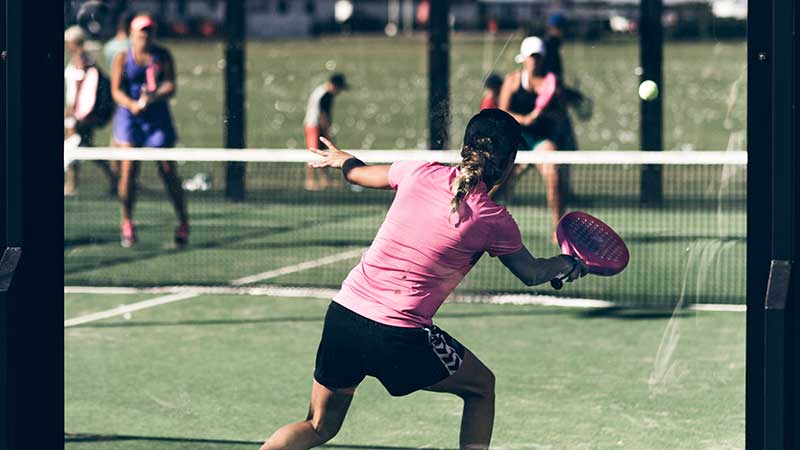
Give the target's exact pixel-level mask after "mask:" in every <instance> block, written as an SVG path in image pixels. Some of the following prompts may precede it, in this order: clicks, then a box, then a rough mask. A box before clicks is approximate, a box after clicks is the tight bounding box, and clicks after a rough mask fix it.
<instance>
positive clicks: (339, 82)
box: [330, 73, 350, 91]
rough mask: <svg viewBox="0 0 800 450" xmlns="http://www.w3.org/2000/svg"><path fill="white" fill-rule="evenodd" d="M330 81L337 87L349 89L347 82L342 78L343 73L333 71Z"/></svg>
mask: <svg viewBox="0 0 800 450" xmlns="http://www.w3.org/2000/svg"><path fill="white" fill-rule="evenodd" d="M330 82H331V84H332V85H334V86H335V87H336V88H337V89H341V90H343V91H344V90H347V89H350V85H349V84H347V80H346V79H345V78H344V74H341V73H335V74H333V75H331V78H330Z"/></svg>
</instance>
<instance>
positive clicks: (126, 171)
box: [117, 161, 139, 222]
mask: <svg viewBox="0 0 800 450" xmlns="http://www.w3.org/2000/svg"><path fill="white" fill-rule="evenodd" d="M138 173H139V162H138V161H120V165H119V184H118V185H117V194H118V195H119V202H120V204H121V206H122V221H123V222H125V221H126V220H127V221H130V220H132V219H133V207H134V205H135V204H136V177H137V175H138Z"/></svg>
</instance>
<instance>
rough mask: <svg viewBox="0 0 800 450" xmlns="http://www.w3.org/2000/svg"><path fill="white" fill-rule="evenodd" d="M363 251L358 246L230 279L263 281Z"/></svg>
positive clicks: (250, 281) (246, 282) (241, 282)
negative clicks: (354, 248)
mask: <svg viewBox="0 0 800 450" xmlns="http://www.w3.org/2000/svg"><path fill="white" fill-rule="evenodd" d="M364 251H366V249H363V248H360V249H356V250H350V251H348V252H342V253H337V254H335V255H330V256H325V257H322V258H318V259H315V260H313V261H306V262H302V263H299V264H294V265H291V266H286V267H281V268H279V269H274V270H268V271H266V272H261V273H258V274H255V275H250V276H249V277H244V278H237V279H235V280H233V281H231V284H232V285H233V286H241V285H243V284H251V283H255V282H257V281H264V280H269V279H270V278H277V277H279V276H282V275H288V274H290V273H295V272H302V271H304V270H308V269H313V268H315V267H320V266H326V265H328V264H333V263H335V262H339V261H344V260H346V259H353V258H356V257H359V256H361V254H362V253H364Z"/></svg>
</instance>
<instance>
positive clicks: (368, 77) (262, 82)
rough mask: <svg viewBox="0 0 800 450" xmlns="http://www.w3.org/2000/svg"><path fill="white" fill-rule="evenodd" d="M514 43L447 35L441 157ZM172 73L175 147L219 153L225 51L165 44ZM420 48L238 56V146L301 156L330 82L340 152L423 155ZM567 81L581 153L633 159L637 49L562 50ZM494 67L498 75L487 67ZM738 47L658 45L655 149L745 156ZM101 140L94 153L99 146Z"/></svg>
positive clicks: (320, 44) (367, 43)
mask: <svg viewBox="0 0 800 450" xmlns="http://www.w3.org/2000/svg"><path fill="white" fill-rule="evenodd" d="M522 38H523V36H521V35H516V34H515V35H499V36H497V37H496V38H494V40H492V41H487V40H486V38H484V37H481V36H479V35H463V34H455V35H453V37H452V42H451V44H452V45H451V70H450V73H451V76H450V83H451V102H452V107H451V114H452V124H451V127H450V135H451V142H450V147H452V148H456V147H457V146H458V145H460V140H461V137H462V136H463V131H464V126H465V125H466V123H467V120H469V118H470V117H471V116H472V115H473V114H474V113H475V112H476V110H477V108H478V106H479V104H480V96H481V93H482V88H481V86H482V83H483V79H484V78H485V77H486V75H487V73H488V71H489V70H493V71H495V72H497V73H499V74H501V75H502V74H505V73H507V72H509V71H511V70H515V69H516V68H517V67H518V65H516V64H515V63H514V62H513V57H514V55H515V54H516V52H517V51H518V50H519V43H520V41H521V40H522ZM166 45H168V46H169V48H170V49H171V50H172V51H173V53H174V56H175V60H176V65H177V68H178V75H177V80H178V94H177V96H176V97H175V99H174V100H173V101H172V104H173V113H174V117H175V121H176V124H177V129H178V134H179V136H180V142H179V144H178V145H180V146H181V147H221V146H222V145H223V117H222V112H223V104H224V90H223V85H224V82H223V75H224V59H223V51H224V47H223V44H222V43H221V42H215V41H207V40H204V41H174V42H169V41H168V42H166ZM426 45H427V44H426V41H425V38H424V36H422V35H420V36H416V37H412V38H396V39H390V38H386V37H381V36H366V37H364V36H355V37H326V38H320V39H310V40H299V41H251V42H248V44H247V94H246V95H247V145H248V146H249V147H255V148H259V147H260V148H264V147H267V148H303V146H304V141H303V134H302V133H303V132H302V122H303V116H304V114H305V107H306V101H307V100H308V95H309V94H310V92H311V90H312V89H313V88H314V87H315V86H316V85H318V84H320V83H322V82H323V81H324V80H325V79H327V77H328V76H330V74H331V73H332V72H333V71H341V72H343V73H345V74H346V75H347V77H348V80H349V81H350V83H351V84H352V85H353V89H352V90H351V91H349V92H346V93H345V94H343V95H341V96H340V97H338V98H337V99H336V104H335V107H334V112H333V117H334V125H335V138H336V140H337V142H338V143H339V144H340V145H342V146H344V147H349V148H376V149H378V148H380V149H409V148H428V138H427V127H428V124H427V92H428V88H427V83H428V79H427V58H428V55H427V46H426ZM563 56H564V65H565V74H566V78H567V80H568V81H569V82H570V83H571V84H572V85H580V88H581V89H582V90H583V91H584V92H585V93H586V94H587V95H589V96H590V97H591V98H593V99H594V104H595V113H594V116H593V118H592V119H591V120H590V121H588V122H580V121H576V123H575V126H576V132H577V135H578V140H579V143H580V146H581V148H583V149H592V150H604V149H607V150H614V149H621V150H636V149H638V148H640V147H639V98H638V95H637V86H638V83H639V76H638V75H636V68H637V66H638V64H639V63H638V61H639V50H638V43H637V42H636V41H626V42H602V41H601V42H592V43H568V44H566V45H565V47H564V50H563ZM495 62H496V64H495ZM745 69H746V45H745V43H744V42H743V41H730V42H668V43H666V45H665V49H664V84H663V86H661V92H662V95H663V96H664V114H665V124H664V147H665V148H666V149H700V150H709V149H710V150H724V149H734V150H744V149H745V146H744V134H745V133H744V130H745V125H746V107H747V105H746V70H745ZM108 136H109V135H108V131H107V130H106V131H104V132H103V133H101V135H100V137H99V139H98V142H100V143H104V142H108V139H109V137H108Z"/></svg>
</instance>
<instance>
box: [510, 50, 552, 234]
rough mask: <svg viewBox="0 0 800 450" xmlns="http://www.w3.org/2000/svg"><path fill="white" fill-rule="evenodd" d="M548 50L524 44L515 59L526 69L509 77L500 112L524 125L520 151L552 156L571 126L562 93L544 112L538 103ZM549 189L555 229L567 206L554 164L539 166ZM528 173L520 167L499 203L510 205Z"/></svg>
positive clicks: (548, 193) (520, 165) (511, 176)
mask: <svg viewBox="0 0 800 450" xmlns="http://www.w3.org/2000/svg"><path fill="white" fill-rule="evenodd" d="M546 54H547V50H546V48H545V46H544V42H543V41H542V40H541V39H540V38H538V37H536V36H529V37H527V38H525V39H524V40H523V41H522V45H521V46H520V52H519V54H518V55H517V56H516V57H515V58H514V60H515V61H516V62H517V63H520V64H522V69H520V70H515V71H513V72H511V73H509V74H508V75H507V76H506V78H505V81H504V82H503V87H502V88H501V90H500V100H499V106H500V109H503V110H505V111H507V112H509V113H510V114H511V115H512V116H513V117H514V118H515V119H516V120H517V121H518V122H519V123H520V125H522V137H523V140H522V142H521V144H520V150H523V151H529V150H535V151H541V152H552V151H556V150H558V149H559V148H563V147H564V145H565V140H564V132H563V129H564V127H565V126H567V121H566V118H567V112H566V109H565V105H564V104H563V102H562V99H561V95H560V92H559V90H558V89H557V90H556V93H555V95H553V97H552V99H551V100H550V102H549V103H548V104H547V105H546V106H545V107H544V108H543V109H541V110H540V109H536V108H535V105H536V99H537V97H538V95H539V94H538V93H539V91H540V90H541V89H542V88H543V86H544V76H545V75H546V72H544V70H543V65H542V63H543V61H544V57H545V55H546ZM536 167H537V168H538V169H539V172H540V173H541V174H542V177H543V178H544V182H545V186H546V189H547V204H548V205H549V207H550V210H551V212H552V217H553V225H556V224H558V221H559V219H560V218H561V216H562V215H563V213H564V205H563V203H562V201H561V196H560V193H559V189H558V186H559V177H558V167H557V166H556V165H554V164H537V166H536ZM526 169H527V165H522V164H517V165H516V166H515V167H514V170H513V172H512V173H511V175H510V176H509V177H508V179H507V180H506V182H505V183H504V184H503V185H502V186H500V187H499V188H498V189H497V191H496V192H495V193H494V196H495V198H497V199H498V200H499V201H506V202H508V201H510V200H511V197H512V194H513V190H514V184H515V182H516V180H517V178H519V176H520V175H522V173H523V172H524V171H525V170H526Z"/></svg>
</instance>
